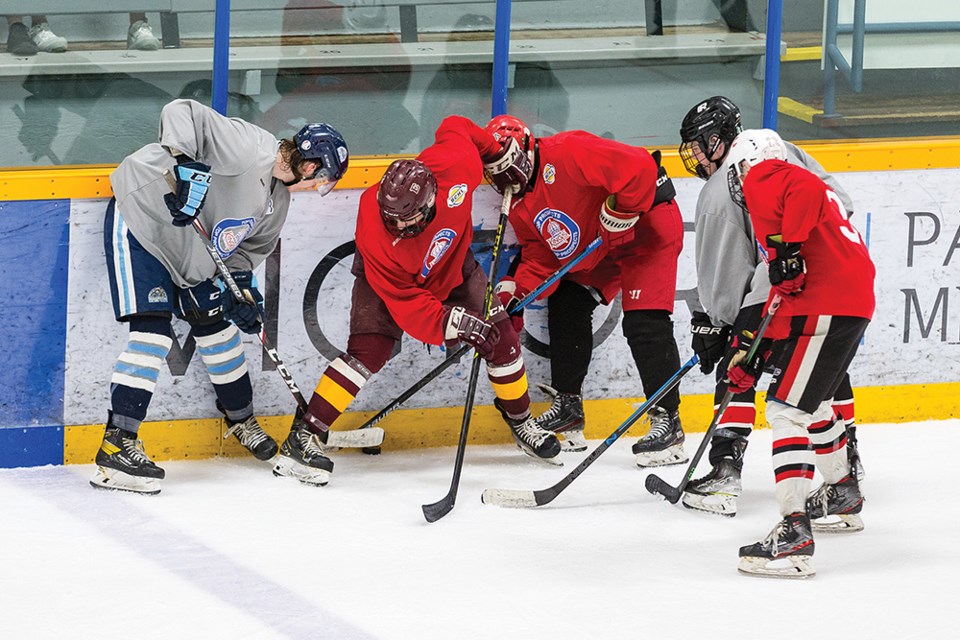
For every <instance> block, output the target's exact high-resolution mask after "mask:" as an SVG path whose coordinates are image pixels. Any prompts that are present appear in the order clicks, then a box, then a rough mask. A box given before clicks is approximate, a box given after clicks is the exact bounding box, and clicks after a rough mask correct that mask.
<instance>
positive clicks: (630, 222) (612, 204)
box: [600, 195, 640, 247]
mask: <svg viewBox="0 0 960 640" xmlns="http://www.w3.org/2000/svg"><path fill="white" fill-rule="evenodd" d="M616 206H617V196H615V195H611V196H607V199H606V200H604V201H603V205H602V206H601V207H600V235H601V236H603V242H604V244H606V245H607V246H609V247H616V246H617V245H621V244H626V243H628V242H630V241H631V240H633V233H634V226H636V224H637V221H638V220H639V219H640V214H639V213H627V212H624V211H617V210H616Z"/></svg>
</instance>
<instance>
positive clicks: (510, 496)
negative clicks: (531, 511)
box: [480, 489, 538, 509]
mask: <svg viewBox="0 0 960 640" xmlns="http://www.w3.org/2000/svg"><path fill="white" fill-rule="evenodd" d="M480 501H481V502H483V504H493V505H496V506H498V507H507V508H510V509H525V508H527V507H536V506H538V504H537V496H536V495H535V494H534V492H533V491H525V490H523V489H484V490H483V494H481V496H480Z"/></svg>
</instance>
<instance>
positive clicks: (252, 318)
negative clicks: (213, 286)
mask: <svg viewBox="0 0 960 640" xmlns="http://www.w3.org/2000/svg"><path fill="white" fill-rule="evenodd" d="M230 275H232V276H233V279H234V281H235V282H236V283H237V286H238V287H240V293H242V294H243V301H240V300H237V297H236V296H235V295H233V293H231V292H230V291H229V290H227V287H226V286H225V285H224V283H223V282H222V281H219V280H218V281H217V284H218V286H220V290H221V292H222V293H221V296H220V297H221V299H222V300H223V317H224V318H226V319H227V320H229V321H230V322H232V323H233V324H235V325H237V329H240V331H243V332H244V333H260V329H261V327H262V325H261V324H260V319H261V318H262V317H263V296H262V295H260V290H259V289H258V288H257V278H256V277H255V276H254V275H253V272H251V271H237V272H236V273H231V274H230Z"/></svg>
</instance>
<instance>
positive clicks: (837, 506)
mask: <svg viewBox="0 0 960 640" xmlns="http://www.w3.org/2000/svg"><path fill="white" fill-rule="evenodd" d="M862 509H863V496H862V495H861V493H860V484H859V482H858V481H857V479H856V476H855V475H850V476H847V477H846V478H844V479H843V480H841V481H840V482H838V483H836V484H827V483H823V484H822V485H820V488H818V489H817V490H816V491H814V492H813V493H811V494H810V495H809V496H808V497H807V514H808V515H809V516H810V519H811V521H812V525H813V530H814V531H816V532H818V533H819V532H823V533H856V532H857V531H863V520H862V519H861V518H860V515H859V514H860V511H861V510H862Z"/></svg>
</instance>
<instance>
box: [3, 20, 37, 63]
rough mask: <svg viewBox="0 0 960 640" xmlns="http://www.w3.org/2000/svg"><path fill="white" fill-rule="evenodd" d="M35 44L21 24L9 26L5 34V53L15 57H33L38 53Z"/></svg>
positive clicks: (25, 26)
mask: <svg viewBox="0 0 960 640" xmlns="http://www.w3.org/2000/svg"><path fill="white" fill-rule="evenodd" d="M39 50H40V49H39V47H37V43H36V42H34V41H33V38H31V37H30V30H29V29H27V25H25V24H23V23H22V22H15V23H13V24H12V25H10V32H9V33H8V34H7V52H8V53H12V54H13V55H15V56H35V55H37V51H39Z"/></svg>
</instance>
